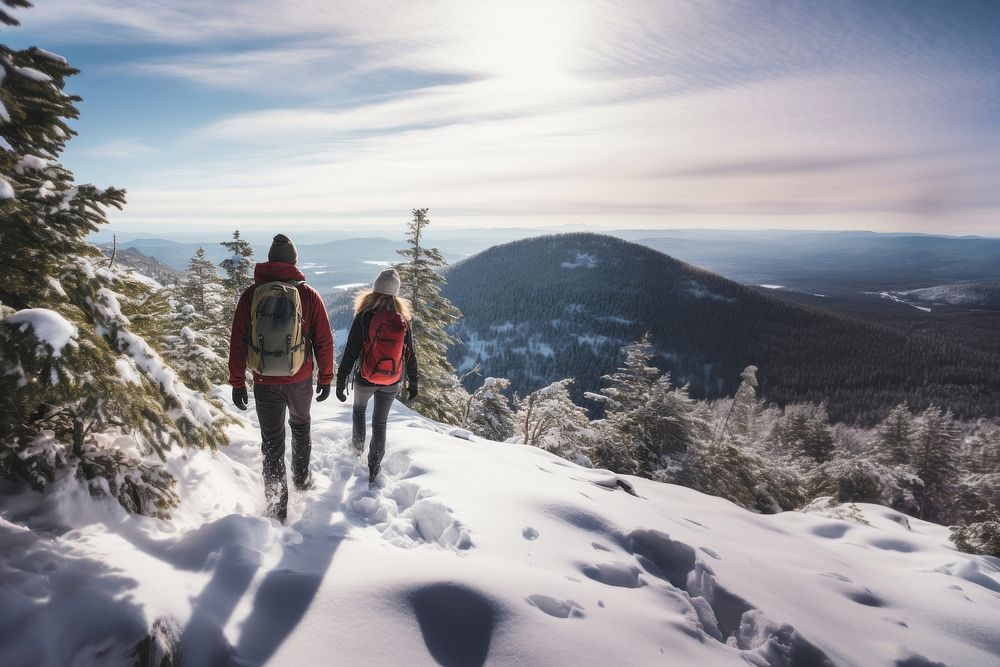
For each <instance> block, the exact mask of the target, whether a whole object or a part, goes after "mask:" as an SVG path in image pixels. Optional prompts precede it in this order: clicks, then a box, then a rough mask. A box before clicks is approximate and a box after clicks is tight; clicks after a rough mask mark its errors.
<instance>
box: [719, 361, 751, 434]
mask: <svg viewBox="0 0 1000 667" xmlns="http://www.w3.org/2000/svg"><path fill="white" fill-rule="evenodd" d="M740 378H741V381H740V386H739V388H738V389H737V390H736V395H735V396H734V397H733V403H732V407H730V413H729V416H728V418H727V421H728V428H726V427H725V426H724V427H723V433H722V435H723V436H726V435H727V434H730V433H731V434H733V435H734V436H735V437H736V438H737V439H738V440H741V441H743V442H746V441H747V440H749V439H750V438H752V437H753V434H754V417H755V416H756V411H757V367H756V366H747V367H746V368H744V369H743V372H742V373H741V374H740Z"/></svg>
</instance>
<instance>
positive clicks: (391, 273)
mask: <svg viewBox="0 0 1000 667" xmlns="http://www.w3.org/2000/svg"><path fill="white" fill-rule="evenodd" d="M372 291H373V292H375V293H377V294H391V295H392V296H399V274H398V273H396V269H386V270H385V271H383V272H382V273H380V274H378V278H376V279H375V282H374V283H372Z"/></svg>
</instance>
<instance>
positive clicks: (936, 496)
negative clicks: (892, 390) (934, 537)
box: [911, 405, 959, 521]
mask: <svg viewBox="0 0 1000 667" xmlns="http://www.w3.org/2000/svg"><path fill="white" fill-rule="evenodd" d="M915 442H916V447H915V448H914V450H913V453H912V455H911V456H912V462H913V469H914V472H915V473H916V474H917V476H918V477H919V478H920V480H921V482H922V484H921V485H920V486H918V487H917V489H916V491H915V494H914V495H915V496H916V500H917V504H918V506H919V508H920V513H919V516H920V518H921V519H925V520H927V521H940V520H942V519H943V518H945V517H946V516H947V513H948V510H949V509H950V504H951V500H952V498H953V494H954V492H955V490H956V483H957V481H958V462H959V443H958V431H957V428H956V426H955V420H954V419H953V417H952V414H951V412H950V411H948V412H942V411H941V408H939V407H937V406H934V405H932V406H931V407H929V408H927V409H926V410H924V411H923V412H922V413H921V414H920V418H919V419H918V420H917V429H916V438H915Z"/></svg>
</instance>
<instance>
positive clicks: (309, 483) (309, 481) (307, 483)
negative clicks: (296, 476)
mask: <svg viewBox="0 0 1000 667" xmlns="http://www.w3.org/2000/svg"><path fill="white" fill-rule="evenodd" d="M311 488H313V476H312V471H310V472H309V474H308V475H307V476H306V478H305V480H303V481H302V482H301V483H300V482H295V489H296V490H297V491H308V490H309V489H311Z"/></svg>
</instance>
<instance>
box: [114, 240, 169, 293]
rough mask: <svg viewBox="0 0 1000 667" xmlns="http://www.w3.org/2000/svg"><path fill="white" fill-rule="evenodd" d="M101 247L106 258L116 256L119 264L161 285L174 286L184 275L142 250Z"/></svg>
mask: <svg viewBox="0 0 1000 667" xmlns="http://www.w3.org/2000/svg"><path fill="white" fill-rule="evenodd" d="M99 247H100V248H101V252H103V253H104V255H105V257H108V258H110V257H111V256H112V255H114V258H115V262H116V263H117V264H119V265H121V266H127V267H128V268H130V269H135V270H136V271H138V272H139V273H141V274H142V275H144V276H148V277H149V278H152V279H153V280H155V281H157V282H159V283H160V284H161V285H172V284H173V283H176V282H177V281H178V280H180V277H181V275H182V272H181V271H178V270H176V269H174V268H173V267H172V266H169V265H167V264H164V263H163V262H161V261H160V260H158V259H156V258H155V257H150V256H148V255H146V254H145V253H143V252H142V251H141V250H136V249H135V248H118V249H114V248H113V246H109V245H101V246H99Z"/></svg>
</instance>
